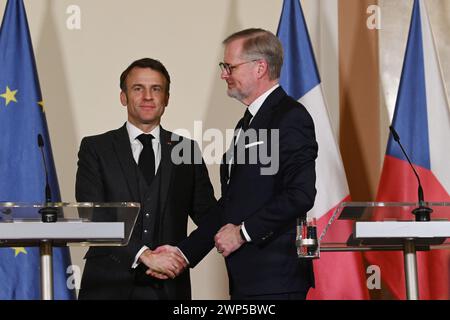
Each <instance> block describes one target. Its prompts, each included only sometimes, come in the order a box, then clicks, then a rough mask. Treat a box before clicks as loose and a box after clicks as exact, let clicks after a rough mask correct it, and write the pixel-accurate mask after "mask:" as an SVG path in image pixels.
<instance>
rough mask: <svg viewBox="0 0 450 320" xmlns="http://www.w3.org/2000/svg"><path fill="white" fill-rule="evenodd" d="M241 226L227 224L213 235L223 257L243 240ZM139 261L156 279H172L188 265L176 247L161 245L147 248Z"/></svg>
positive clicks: (234, 249)
mask: <svg viewBox="0 0 450 320" xmlns="http://www.w3.org/2000/svg"><path fill="white" fill-rule="evenodd" d="M240 230H241V226H240V225H233V224H230V223H229V224H227V225H225V226H223V227H222V228H221V229H220V230H219V231H218V232H217V233H216V235H215V237H214V242H215V247H216V249H217V252H218V253H220V254H221V255H222V256H223V257H224V258H226V257H228V256H229V255H230V254H231V253H233V252H234V251H236V250H238V249H239V248H240V247H241V245H242V244H244V243H245V240H244V239H243V238H242V237H241V233H240ZM139 261H140V262H141V263H143V264H145V265H146V266H147V267H148V270H147V271H146V272H145V273H146V274H147V275H149V276H152V277H154V278H157V279H161V280H165V279H169V278H171V279H173V278H175V277H176V276H178V275H179V274H180V273H181V272H183V270H184V269H185V268H186V267H187V266H188V263H189V262H188V261H187V260H186V258H185V257H184V255H183V253H182V252H181V250H180V249H178V248H177V247H174V246H171V245H163V246H160V247H158V248H156V249H155V250H153V251H152V250H150V249H147V250H145V251H144V252H143V253H142V254H141V255H140V257H139Z"/></svg>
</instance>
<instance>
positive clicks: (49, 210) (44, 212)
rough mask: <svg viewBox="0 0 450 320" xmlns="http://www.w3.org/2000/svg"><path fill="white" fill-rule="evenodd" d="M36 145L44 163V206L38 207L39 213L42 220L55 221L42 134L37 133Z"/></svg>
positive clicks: (55, 213)
mask: <svg viewBox="0 0 450 320" xmlns="http://www.w3.org/2000/svg"><path fill="white" fill-rule="evenodd" d="M37 137H38V146H39V149H41V154H42V162H43V164H44V171H45V207H43V208H41V209H39V213H40V214H41V221H42V222H46V223H47V222H56V221H57V220H58V212H57V210H56V208H54V207H50V206H49V203H50V202H52V192H51V190H50V184H49V183H48V172H47V163H46V162H45V155H44V139H43V138H42V135H41V134H40V133H39V134H38V136H37Z"/></svg>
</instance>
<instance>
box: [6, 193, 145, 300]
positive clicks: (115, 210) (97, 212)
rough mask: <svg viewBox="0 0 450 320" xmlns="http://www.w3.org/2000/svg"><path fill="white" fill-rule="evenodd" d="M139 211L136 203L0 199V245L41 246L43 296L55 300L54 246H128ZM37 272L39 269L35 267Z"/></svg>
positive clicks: (138, 205)
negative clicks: (8, 200)
mask: <svg viewBox="0 0 450 320" xmlns="http://www.w3.org/2000/svg"><path fill="white" fill-rule="evenodd" d="M139 210H140V204H139V203H135V202H121V203H112V202H111V203H93V202H82V203H64V202H57V203H13V202H0V246H1V247H31V246H39V247H40V256H41V270H40V272H41V295H42V299H44V300H50V299H53V260H52V257H53V256H52V255H53V250H52V248H53V247H54V246H73V245H78V246H79V245H81V246H125V245H127V244H128V242H129V240H130V237H131V234H132V232H133V228H134V225H135V223H136V220H137V217H138V214H139ZM36 271H37V270H36Z"/></svg>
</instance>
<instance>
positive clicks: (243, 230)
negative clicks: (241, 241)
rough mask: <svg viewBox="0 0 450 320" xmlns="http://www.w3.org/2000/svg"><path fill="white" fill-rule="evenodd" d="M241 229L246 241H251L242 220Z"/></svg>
mask: <svg viewBox="0 0 450 320" xmlns="http://www.w3.org/2000/svg"><path fill="white" fill-rule="evenodd" d="M241 230H242V233H243V234H244V237H245V240H247V242H250V241H252V238H250V236H249V235H248V233H247V230H246V229H245V225H244V222H242V224H241Z"/></svg>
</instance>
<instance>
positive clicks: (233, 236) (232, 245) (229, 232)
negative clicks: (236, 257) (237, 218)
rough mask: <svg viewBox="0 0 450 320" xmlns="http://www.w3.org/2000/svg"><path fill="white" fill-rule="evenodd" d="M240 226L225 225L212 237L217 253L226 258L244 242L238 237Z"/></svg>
mask: <svg viewBox="0 0 450 320" xmlns="http://www.w3.org/2000/svg"><path fill="white" fill-rule="evenodd" d="M240 229H241V226H236V225H234V224H231V223H229V224H226V225H224V226H223V227H222V228H220V230H219V231H218V232H217V234H216V235H215V237H214V241H215V246H216V249H217V252H219V253H221V254H222V256H224V257H228V256H229V255H230V254H231V253H233V252H234V251H236V250H237V249H239V248H240V247H241V245H242V244H243V243H244V242H245V241H244V240H243V239H242V237H241V235H240Z"/></svg>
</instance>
